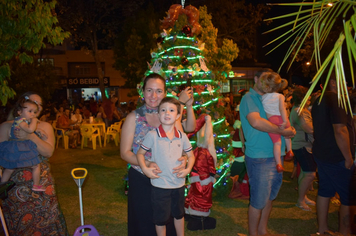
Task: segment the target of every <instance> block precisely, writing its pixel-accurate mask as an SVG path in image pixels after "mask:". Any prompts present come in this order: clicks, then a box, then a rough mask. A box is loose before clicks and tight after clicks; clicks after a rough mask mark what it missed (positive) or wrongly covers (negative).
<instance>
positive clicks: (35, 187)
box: [32, 184, 46, 192]
mask: <svg viewBox="0 0 356 236" xmlns="http://www.w3.org/2000/svg"><path fill="white" fill-rule="evenodd" d="M32 191H35V192H44V191H46V188H45V187H44V186H43V185H35V184H34V185H33V187H32Z"/></svg>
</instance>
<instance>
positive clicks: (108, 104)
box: [102, 95, 120, 127]
mask: <svg viewBox="0 0 356 236" xmlns="http://www.w3.org/2000/svg"><path fill="white" fill-rule="evenodd" d="M117 100H118V98H117V97H116V96H115V95H113V96H112V97H111V98H110V99H106V100H104V102H103V104H102V107H103V109H104V113H103V114H102V117H103V120H104V122H105V126H106V127H110V125H111V124H112V123H113V119H114V116H115V117H116V118H118V119H120V116H119V114H118V112H117V109H116V107H115V103H116V102H117Z"/></svg>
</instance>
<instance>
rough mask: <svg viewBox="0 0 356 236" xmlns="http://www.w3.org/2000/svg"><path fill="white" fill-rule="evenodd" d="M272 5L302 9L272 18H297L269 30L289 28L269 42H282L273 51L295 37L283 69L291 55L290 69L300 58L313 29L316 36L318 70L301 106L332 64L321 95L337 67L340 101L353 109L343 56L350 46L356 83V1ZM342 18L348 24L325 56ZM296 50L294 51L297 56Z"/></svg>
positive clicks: (270, 43) (315, 1)
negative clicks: (355, 66)
mask: <svg viewBox="0 0 356 236" xmlns="http://www.w3.org/2000/svg"><path fill="white" fill-rule="evenodd" d="M269 5H279V6H294V7H298V10H296V12H292V13H289V14H284V15H281V16H276V17H273V18H270V19H268V20H280V19H285V18H287V17H294V18H295V19H294V20H292V21H289V22H287V23H283V24H282V25H280V26H278V27H275V28H274V29H271V30H269V31H267V32H266V33H269V32H272V31H276V30H281V29H285V28H286V29H287V30H286V32H285V33H283V34H281V35H280V36H279V37H277V38H276V39H274V40H272V41H271V42H269V43H267V44H266V45H265V46H267V45H272V44H275V43H278V45H277V46H275V47H274V48H273V49H272V50H270V51H269V52H268V53H271V52H272V51H274V50H275V49H276V48H278V47H280V46H281V45H282V44H285V43H286V42H287V41H289V40H290V39H293V38H294V39H293V40H292V43H291V45H290V47H289V49H288V50H287V52H286V54H285V57H284V59H283V61H282V63H281V66H280V68H279V71H280V70H281V68H282V66H283V65H284V64H285V63H286V62H287V61H288V59H289V58H290V60H289V61H290V63H289V64H288V66H287V70H289V69H290V67H291V64H292V63H293V62H294V61H295V60H296V56H297V54H298V53H299V52H300V50H301V48H302V45H303V44H304V42H305V40H306V39H307V37H308V35H309V34H310V33H312V35H313V37H314V49H313V52H312V58H311V59H313V60H314V61H315V65H316V68H317V70H318V71H317V73H316V74H315V76H314V78H313V80H312V82H311V86H310V89H309V91H308V93H307V95H306V97H305V98H304V99H303V101H302V104H301V107H303V106H304V105H305V103H306V101H307V99H308V97H309V95H310V94H311V92H312V91H313V89H314V88H315V86H316V85H317V83H318V82H319V80H320V78H321V76H322V75H323V74H324V73H325V71H326V69H327V68H329V69H328V72H327V79H326V83H325V84H324V88H323V91H322V95H321V96H320V99H321V98H322V97H323V95H324V92H325V88H326V87H327V83H328V81H329V78H330V75H331V73H332V72H333V71H335V74H336V80H337V90H338V99H339V105H340V106H342V107H343V108H344V109H345V110H350V111H351V106H350V100H349V97H348V91H347V85H346V76H345V69H344V62H343V60H342V48H343V45H345V46H346V51H347V54H348V55H347V56H348V57H347V58H348V63H349V64H350V72H351V79H352V84H353V86H355V82H354V79H355V78H354V65H355V63H356V43H355V39H356V33H355V29H356V12H355V6H356V1H352V0H319V1H317V0H310V1H307V0H303V1H302V2H299V3H274V4H269ZM339 20H342V21H343V25H344V27H343V29H342V30H341V32H339V33H340V36H339V38H338V39H337V41H335V42H334V48H333V49H332V50H331V51H330V52H329V53H328V56H327V57H326V59H323V58H322V56H321V52H322V51H324V50H325V49H324V46H325V44H326V42H327V41H328V40H330V36H331V32H333V29H334V28H335V25H336V23H337V22H338V21H339ZM288 27H290V28H288ZM292 53H294V55H293V56H292ZM351 114H352V112H351Z"/></svg>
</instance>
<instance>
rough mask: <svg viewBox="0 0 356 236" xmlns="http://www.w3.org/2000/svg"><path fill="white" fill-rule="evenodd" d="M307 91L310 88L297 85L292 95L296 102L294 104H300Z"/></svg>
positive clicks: (293, 100)
mask: <svg viewBox="0 0 356 236" xmlns="http://www.w3.org/2000/svg"><path fill="white" fill-rule="evenodd" d="M307 91H308V89H307V88H305V87H303V86H297V87H295V89H294V91H293V95H292V102H293V103H294V106H299V105H300V104H301V103H302V101H303V98H304V96H305V94H306V93H307Z"/></svg>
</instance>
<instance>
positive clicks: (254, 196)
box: [0, 70, 356, 235]
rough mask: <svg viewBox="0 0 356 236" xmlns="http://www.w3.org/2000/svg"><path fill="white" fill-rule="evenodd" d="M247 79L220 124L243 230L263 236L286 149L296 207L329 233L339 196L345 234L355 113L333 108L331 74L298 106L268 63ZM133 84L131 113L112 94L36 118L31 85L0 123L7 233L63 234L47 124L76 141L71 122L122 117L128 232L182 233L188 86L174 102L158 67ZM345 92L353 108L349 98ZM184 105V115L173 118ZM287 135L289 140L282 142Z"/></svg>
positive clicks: (298, 98)
mask: <svg viewBox="0 0 356 236" xmlns="http://www.w3.org/2000/svg"><path fill="white" fill-rule="evenodd" d="M254 82H255V84H254V87H253V88H250V90H249V91H244V96H243V97H242V99H241V101H240V104H239V105H236V104H234V103H232V102H231V100H226V101H227V103H230V102H231V103H232V104H233V105H234V106H235V105H236V108H237V109H236V108H233V109H232V110H234V111H236V112H237V113H236V114H235V115H236V117H235V116H233V117H232V118H231V119H232V121H230V122H229V123H235V122H234V120H235V119H236V118H239V119H241V125H240V127H241V130H242V133H241V141H242V142H241V143H243V145H242V146H243V149H242V150H243V152H244V156H245V158H244V162H245V164H246V168H247V174H248V182H249V186H250V189H249V197H250V198H249V201H250V203H249V208H248V229H249V234H250V235H266V234H268V227H267V226H268V219H269V216H270V213H271V211H272V204H273V200H274V199H275V198H276V197H277V195H278V192H279V189H280V188H281V185H282V177H283V176H282V173H283V164H284V160H287V159H284V158H283V157H284V156H285V155H286V150H287V153H293V155H290V156H291V157H294V160H295V166H297V165H299V166H300V169H301V170H300V173H298V176H299V177H298V198H297V199H296V207H298V208H299V209H301V210H304V211H310V210H311V208H310V207H309V205H316V209H317V222H318V232H319V233H320V234H324V233H327V232H328V231H329V228H328V225H327V215H328V206H329V202H330V199H331V198H332V197H335V195H337V196H338V198H339V199H340V202H341V204H340V215H339V217H340V219H339V221H340V224H339V232H340V233H341V234H343V235H348V234H350V233H351V228H350V225H351V220H352V218H351V216H352V215H353V214H355V212H352V210H353V209H354V206H355V205H356V192H355V191H356V180H355V164H354V157H355V147H354V143H355V137H354V134H355V125H354V123H355V120H353V119H352V116H350V114H348V113H347V112H346V111H345V110H344V109H343V108H342V107H339V105H338V98H337V84H336V79H335V76H334V75H332V76H331V78H330V82H329V84H328V87H327V92H325V94H324V97H323V99H322V100H321V101H320V100H319V99H318V98H319V96H320V93H316V94H314V95H313V96H314V97H312V98H310V99H309V100H308V101H307V102H306V104H305V105H304V106H303V108H302V107H301V103H302V100H303V98H304V97H305V95H306V92H307V89H306V88H303V87H300V86H295V87H294V88H293V89H290V88H286V86H285V81H283V79H281V77H280V76H279V75H278V74H277V73H275V72H273V71H271V70H261V71H259V72H258V73H257V74H256V76H255V77H254ZM142 89H143V95H144V102H145V103H144V105H143V106H141V107H139V108H137V109H136V110H132V111H130V110H129V109H127V107H125V106H122V107H120V108H119V109H118V108H117V107H116V103H117V97H116V96H112V97H111V98H110V99H108V100H105V101H104V102H103V103H101V104H96V103H95V102H94V101H93V100H91V101H90V102H89V104H81V103H79V104H78V105H77V106H76V107H73V106H71V105H70V104H68V103H67V102H66V101H64V102H63V103H62V104H60V105H59V106H58V109H53V111H52V110H50V109H45V110H44V112H43V114H42V116H41V117H40V114H41V111H42V110H43V105H42V99H41V97H40V96H39V95H38V94H36V93H33V92H28V93H25V94H23V95H21V96H20V98H19V100H18V102H17V105H16V106H15V108H14V111H13V112H12V113H11V115H10V116H9V118H8V121H6V122H4V123H2V124H1V125H0V150H2V152H1V154H0V164H1V166H2V167H3V168H4V171H3V177H2V179H1V184H4V183H8V182H13V183H15V186H14V187H13V188H14V189H12V190H11V191H9V193H8V198H6V199H5V200H4V203H3V211H4V215H5V219H6V222H7V225H8V227H9V231H10V234H11V235H68V232H67V229H66V225H65V221H64V217H63V215H62V212H61V210H60V208H59V206H58V200H57V198H56V193H55V187H54V180H53V177H52V176H51V172H50V165H49V163H48V158H49V157H51V156H52V154H53V151H54V142H55V141H54V132H53V128H52V126H51V124H49V122H51V121H52V122H55V123H56V125H57V127H58V128H63V129H66V130H67V131H66V132H68V135H69V136H70V138H71V143H72V144H76V143H79V142H80V138H79V137H80V133H79V129H78V127H79V124H80V123H82V122H83V120H85V119H89V117H95V118H97V119H102V120H103V122H105V124H106V127H108V126H110V125H111V124H112V123H114V122H116V120H120V119H123V118H125V122H124V125H123V127H122V137H125V138H123V139H122V140H121V142H120V155H121V158H122V159H123V160H125V161H127V162H128V163H129V164H130V169H129V186H130V191H129V192H128V235H184V187H182V186H184V182H185V176H186V175H187V174H188V173H189V172H190V171H191V169H192V167H193V165H194V160H195V157H194V155H193V154H192V152H191V150H192V149H191V146H190V143H189V142H188V139H187V137H186V136H185V134H184V132H193V131H194V130H195V128H196V119H195V114H194V110H193V102H194V98H193V92H192V90H191V88H189V87H188V88H186V89H185V90H183V91H182V92H181V94H180V96H179V99H178V100H176V99H174V98H165V97H166V85H165V79H164V78H162V77H161V76H160V75H158V74H151V75H149V76H147V77H146V78H145V79H144V84H143V88H142ZM278 92H280V93H278ZM282 93H283V95H282ZM350 97H351V105H352V108H353V109H354V108H356V96H353V95H352V96H350ZM229 99H230V98H229ZM312 101H313V102H312ZM50 107H53V105H50ZM183 109H186V117H185V119H182V117H181V114H183ZM353 112H356V110H355V111H353ZM231 113H232V114H234V113H233V112H231ZM39 117H40V118H39ZM242 134H243V135H242ZM282 136H283V138H282ZM288 139H291V144H288V145H286V144H287V142H286V140H288ZM286 146H288V147H286ZM73 147H74V146H73ZM172 150H173V151H172ZM183 150H184V152H182V151H183ZM240 152H241V151H240ZM9 153H11V155H10V154H9ZM173 154H174V155H173ZM240 154H241V153H239V156H240ZM168 155H169V158H167V156H168ZM163 157H165V158H163ZM171 158H172V159H171ZM239 158H240V157H239ZM10 159H11V160H12V162H11V161H10V162H11V163H10V162H9V160H10ZM168 159H170V160H169V161H168ZM188 159H189V160H188ZM281 168H282V169H281ZM296 169H297V168H296ZM316 172H317V173H318V182H319V188H318V196H317V201H316V202H315V201H313V200H311V199H309V198H308V196H307V194H308V191H309V190H310V189H311V186H312V183H313V181H314V180H315V178H316ZM293 174H294V173H293ZM161 175H162V176H161ZM161 177H162V178H161ZM292 177H293V176H292ZM182 183H183V185H182ZM44 221H45V222H44ZM39 224H41V227H38V226H39Z"/></svg>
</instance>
